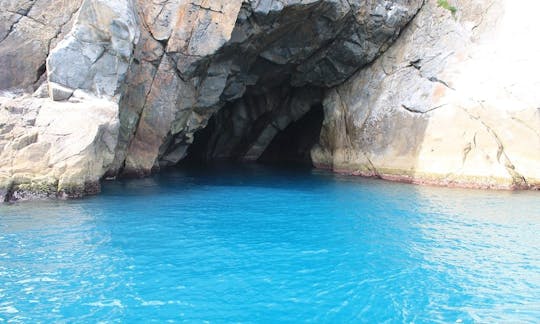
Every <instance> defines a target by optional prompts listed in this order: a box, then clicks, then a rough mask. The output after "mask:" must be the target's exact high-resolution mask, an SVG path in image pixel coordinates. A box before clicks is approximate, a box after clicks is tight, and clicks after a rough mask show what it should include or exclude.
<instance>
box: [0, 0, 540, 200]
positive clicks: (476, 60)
mask: <svg viewBox="0 0 540 324" xmlns="http://www.w3.org/2000/svg"><path fill="white" fill-rule="evenodd" d="M526 2H527V6H529V7H531V8H537V7H538V6H539V5H538V4H536V2H534V1H533V0H526ZM516 3H517V2H511V1H510V0H501V1H500V2H495V3H493V4H488V3H487V0H486V1H484V0H475V1H473V2H470V1H461V0H456V1H453V2H452V4H453V5H455V6H456V7H457V8H458V13H457V15H456V16H455V17H453V16H452V15H451V14H450V13H449V12H448V11H447V10H444V9H442V8H440V7H438V6H437V5H436V2H435V1H422V0H362V1H360V0H287V1H282V0H280V1H274V0H268V1H267V0H257V1H255V0H244V1H242V0H229V1H225V0H216V1H209V0H196V1H195V0H169V1H161V2H156V1H148V0H119V1H105V0H81V1H55V0H52V1H51V0H34V1H29V0H15V1H3V0H0V17H2V22H1V23H0V65H1V66H3V67H5V68H4V71H3V73H2V74H1V75H0V90H2V89H10V90H11V93H16V95H14V96H13V95H9V94H7V93H4V94H3V95H1V96H0V105H1V107H0V109H1V111H0V117H1V120H0V148H1V149H2V150H1V153H0V196H1V197H7V198H8V199H12V200H16V199H30V198H35V197H48V196H79V195H83V194H85V193H89V192H94V191H96V190H98V189H99V184H98V183H99V180H100V179H102V178H103V177H105V176H109V177H115V176H118V175H137V176H144V175H148V174H149V173H150V172H152V171H155V170H158V169H159V168H160V167H163V166H168V165H174V164H177V163H178V162H179V161H181V160H182V159H184V158H185V157H186V154H187V152H188V149H189V147H190V145H191V144H192V143H193V141H194V136H195V133H196V132H198V131H200V130H201V129H203V128H205V127H206V126H207V125H208V123H209V120H210V118H211V117H212V116H214V118H213V119H212V121H211V122H210V127H211V128H212V129H213V133H212V134H210V135H209V138H208V139H207V140H208V143H206V144H207V146H206V147H207V148H206V149H205V151H204V152H203V153H202V154H203V155H204V156H205V158H206V159H221V158H237V159H241V160H256V159H258V158H260V157H261V156H262V155H263V153H264V152H265V150H266V149H267V148H268V147H269V145H270V143H271V142H272V141H273V139H274V138H276V135H278V134H281V133H282V132H283V131H284V130H286V129H287V128H288V127H289V126H290V125H292V124H293V123H294V122H295V121H298V120H299V119H300V118H302V116H303V115H304V114H306V113H307V112H308V111H309V110H310V108H311V107H313V106H314V105H320V104H323V105H324V112H325V120H324V123H323V129H322V134H321V137H320V141H319V145H318V146H317V147H316V148H315V149H314V150H313V151H312V154H311V155H312V159H313V161H314V162H315V163H316V165H317V166H319V167H326V168H331V169H334V170H336V171H343V172H348V173H354V174H362V175H375V176H380V177H383V178H389V179H398V180H407V181H414V182H430V183H437V184H458V185H476V186H481V187H496V188H506V187H516V188H532V187H535V186H538V183H539V180H538V179H540V175H538V170H540V167H539V161H540V157H539V156H538V154H540V153H539V152H540V144H539V143H540V139H539V137H538V132H537V130H538V129H540V122H539V118H540V117H539V112H538V109H537V108H538V102H539V101H540V100H538V97H537V95H536V94H537V93H538V91H535V90H531V89H535V87H537V86H538V85H539V81H538V80H539V79H538V77H537V76H536V75H533V74H534V73H531V71H534V68H535V67H537V66H538V65H537V63H536V59H532V58H533V57H536V56H537V54H540V51H539V50H538V47H539V46H536V45H533V44H532V43H533V42H531V41H530V40H527V39H525V38H520V37H515V36H509V35H526V34H527V33H523V32H522V31H523V30H531V31H534V30H537V27H538V26H537V25H535V23H534V21H535V19H532V18H531V19H520V18H519V17H521V16H520V14H519V10H518V9H519V8H520V6H523V4H516ZM419 10H420V11H419ZM418 12H419V13H418ZM530 12H534V10H530ZM417 13H418V15H417ZM415 15H417V16H416V18H415V19H414V20H413V21H412V22H411V23H410V24H409V25H408V27H407V28H406V30H405V32H404V33H403V35H402V36H400V38H399V39H398V40H397V43H395V44H394V41H396V39H397V38H398V36H399V35H400V32H401V31H402V29H404V28H405V26H407V24H408V23H409V22H410V21H411V19H412V18H413V17H415ZM500 22H502V23H500ZM518 40H519V41H518ZM392 44H394V45H392ZM524 44H525V45H524ZM512 48H517V49H519V52H520V53H528V54H527V55H526V58H527V59H523V57H521V58H519V59H518V58H517V56H516V55H515V53H516V52H515V51H512V50H511V49H512ZM528 58H531V59H530V60H528ZM486 62H494V63H486ZM509 62H511V64H509ZM524 62H525V63H524ZM493 64H496V66H497V68H494V67H493ZM501 66H512V67H513V68H501ZM496 71H501V73H497V72H496ZM481 76H485V77H481ZM36 89H37V90H36ZM34 91H35V94H34V95H33V96H31V95H29V94H28V93H29V92H34ZM495 94H496V95H495ZM38 121H40V122H39V123H38ZM67 123H69V125H66V124H67ZM524 138H526V139H527V141H523V139H524ZM520 143H527V145H528V146H525V145H524V144H520ZM75 151H76V152H75Z"/></svg>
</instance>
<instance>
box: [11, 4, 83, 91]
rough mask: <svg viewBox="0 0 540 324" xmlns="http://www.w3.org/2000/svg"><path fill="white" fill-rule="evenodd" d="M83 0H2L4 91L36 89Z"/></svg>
mask: <svg viewBox="0 0 540 324" xmlns="http://www.w3.org/2000/svg"><path fill="white" fill-rule="evenodd" d="M81 1H82V0H70V1H64V0H0V17H1V18H2V19H1V23H0V66H1V67H2V73H0V89H10V88H20V89H28V90H30V91H31V90H32V89H33V88H35V87H37V86H39V83H40V81H42V79H41V76H42V75H43V74H44V73H45V60H46V58H47V56H48V55H49V51H50V50H51V49H52V48H54V46H56V40H57V39H62V38H63V36H64V35H65V34H66V33H67V32H68V31H69V30H70V28H71V24H72V21H73V18H74V15H75V13H76V12H77V10H78V9H79V7H80V5H81Z"/></svg>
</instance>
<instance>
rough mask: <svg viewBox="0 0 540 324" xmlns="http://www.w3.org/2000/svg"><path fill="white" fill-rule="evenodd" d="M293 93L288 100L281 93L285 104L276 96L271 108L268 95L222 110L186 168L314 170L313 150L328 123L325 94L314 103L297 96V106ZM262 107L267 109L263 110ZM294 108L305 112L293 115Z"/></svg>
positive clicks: (199, 139)
mask: <svg viewBox="0 0 540 324" xmlns="http://www.w3.org/2000/svg"><path fill="white" fill-rule="evenodd" d="M289 90H290V89H288V90H287V91H286V93H285V95H284V92H283V91H281V90H280V92H279V96H278V97H279V99H275V98H276V95H275V93H274V94H273V95H272V96H273V97H272V99H271V100H270V101H272V103H271V104H269V99H268V94H266V95H264V98H262V97H261V96H249V95H248V96H245V97H244V98H242V99H241V101H242V104H240V105H239V104H238V103H232V104H229V105H227V106H225V107H224V108H222V110H221V111H219V112H218V113H216V114H215V115H214V116H213V117H212V118H211V119H210V120H209V122H208V125H207V126H206V127H205V128H203V129H201V130H199V131H198V132H196V133H195V137H194V141H193V144H191V145H190V147H189V148H188V151H187V156H186V157H185V158H184V159H183V160H182V161H181V163H180V166H182V165H200V164H211V163H219V162H257V163H262V164H273V165H283V166H285V165H298V166H300V165H302V166H310V167H311V166H312V161H311V154H310V152H311V148H312V147H313V146H314V145H315V144H316V143H318V141H319V136H320V132H321V127H322V123H323V120H324V111H323V106H322V103H321V102H320V100H318V96H319V95H318V94H319V93H320V91H317V92H316V93H317V95H315V96H310V100H305V99H304V98H303V97H302V96H296V98H301V99H299V100H296V102H295V100H294V99H293V97H295V96H294V95H291V93H292V92H291V91H289ZM311 91H312V90H309V92H311ZM303 95H309V93H305V94H303ZM300 102H301V104H299V103H300ZM307 105H308V106H307ZM261 106H264V107H266V108H263V109H262V110H261V109H260V108H257V107H261ZM268 106H272V107H271V108H268ZM293 106H296V107H299V106H302V107H303V108H301V109H299V108H296V109H295V108H292V110H296V112H295V113H291V107H293ZM238 107H241V109H240V108H238ZM252 107H255V108H254V109H252ZM253 110H259V111H258V112H254V111H253ZM284 115H287V117H284ZM283 120H285V121H283ZM278 124H280V125H278ZM253 152H256V153H253Z"/></svg>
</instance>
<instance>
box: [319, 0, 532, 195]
mask: <svg viewBox="0 0 540 324" xmlns="http://www.w3.org/2000/svg"><path fill="white" fill-rule="evenodd" d="M452 4H453V5H455V6H456V7H457V8H458V10H459V11H458V14H457V17H456V19H454V18H453V17H452V16H451V15H450V13H449V12H448V11H446V10H444V9H442V8H439V7H438V6H436V4H435V3H432V2H427V3H426V4H425V5H424V8H423V9H421V12H420V13H419V14H418V16H417V17H416V19H415V20H414V21H413V22H411V24H410V27H409V28H408V29H407V30H406V31H405V32H404V34H403V35H402V36H401V37H400V39H399V40H398V41H397V42H396V43H395V44H394V45H393V46H392V48H391V49H390V50H388V51H387V52H386V53H385V54H383V55H382V56H381V57H380V58H379V59H377V61H375V63H374V64H373V65H372V66H370V67H369V68H367V69H365V70H363V71H361V72H359V73H358V74H357V75H355V76H354V77H353V78H351V80H350V81H348V82H346V83H345V84H343V85H341V86H338V87H336V88H335V89H333V90H331V91H330V92H329V94H328V96H327V98H326V99H325V112H326V119H325V122H324V126H323V133H322V134H321V142H320V146H318V147H317V148H315V149H314V150H313V152H312V156H313V159H314V161H315V163H316V164H317V165H318V166H320V167H328V168H332V169H334V170H336V171H340V172H347V173H355V174H362V175H371V176H379V177H382V178H387V179H396V180H404V181H412V182H420V183H434V184H443V185H459V186H471V187H485V188H534V187H538V186H540V132H539V130H540V110H539V107H540V106H539V103H540V94H539V92H538V91H536V90H534V89H537V88H538V87H539V85H540V76H539V75H538V73H536V72H535V69H534V67H535V66H538V63H537V57H538V55H539V54H540V46H538V44H537V43H535V42H529V41H527V40H526V36H525V35H528V34H530V33H532V32H534V31H535V30H538V28H539V27H540V25H539V24H538V23H537V22H536V21H537V20H536V19H534V17H533V15H534V14H532V13H533V12H535V10H532V9H531V8H536V7H538V6H539V5H538V4H537V3H536V2H534V1H526V3H523V2H515V1H499V2H494V3H491V2H489V1H481V0H476V1H454V2H452ZM524 7H527V8H529V9H528V10H527V13H525V12H524V11H523V10H521V9H520V8H524Z"/></svg>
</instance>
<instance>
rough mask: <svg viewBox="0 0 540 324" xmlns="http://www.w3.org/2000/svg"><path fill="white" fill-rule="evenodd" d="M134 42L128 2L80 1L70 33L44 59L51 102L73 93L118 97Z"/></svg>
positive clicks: (136, 35) (134, 27)
mask: <svg viewBox="0 0 540 324" xmlns="http://www.w3.org/2000/svg"><path fill="white" fill-rule="evenodd" d="M138 38H139V26H138V22H137V16H136V13H135V9H134V8H133V6H132V2H131V1H129V0H117V1H105V0H84V1H83V3H82V5H81V8H80V10H79V13H78V15H77V19H76V22H75V25H74V28H73V30H72V31H71V33H69V35H68V36H67V37H66V38H65V39H64V40H62V41H61V42H60V43H59V44H58V45H57V46H56V48H55V49H54V50H53V51H52V52H51V53H50V55H49V57H48V59H47V78H48V81H49V82H48V83H49V91H50V96H51V98H52V99H53V100H65V99H67V98H69V96H70V95H71V94H70V91H71V92H72V91H74V90H76V89H82V90H85V91H89V92H92V93H94V94H96V95H98V96H105V97H110V98H112V97H114V96H116V95H117V94H119V89H120V87H121V85H122V83H123V81H124V79H125V77H126V74H127V70H128V67H129V64H130V63H131V58H132V54H133V48H134V45H135V44H136V43H137V42H138Z"/></svg>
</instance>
